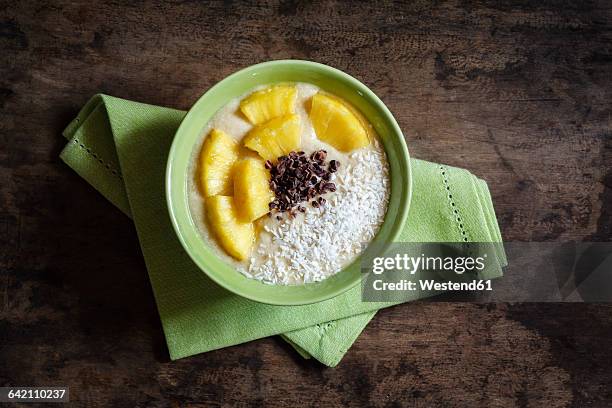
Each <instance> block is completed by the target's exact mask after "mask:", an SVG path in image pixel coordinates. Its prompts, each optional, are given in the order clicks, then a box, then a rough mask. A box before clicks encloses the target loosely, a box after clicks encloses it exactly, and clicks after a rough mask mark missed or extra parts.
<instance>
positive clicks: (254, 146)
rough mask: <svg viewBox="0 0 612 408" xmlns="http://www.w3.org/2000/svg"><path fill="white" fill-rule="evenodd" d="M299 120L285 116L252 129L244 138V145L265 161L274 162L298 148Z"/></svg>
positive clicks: (292, 116) (295, 116) (297, 117)
mask: <svg viewBox="0 0 612 408" xmlns="http://www.w3.org/2000/svg"><path fill="white" fill-rule="evenodd" d="M300 141H301V137H300V118H299V116H297V115H285V116H280V117H278V118H274V119H272V120H269V121H267V122H265V123H263V124H261V125H259V126H256V127H255V128H253V129H252V130H251V131H250V132H249V133H248V134H247V135H246V136H245V138H244V145H245V146H246V147H248V148H249V149H251V150H255V151H256V152H257V153H259V155H260V156H261V157H263V158H264V159H265V160H270V161H271V162H275V161H276V159H277V158H279V157H280V156H283V155H286V154H288V153H289V152H291V151H294V150H298V149H299V147H300Z"/></svg>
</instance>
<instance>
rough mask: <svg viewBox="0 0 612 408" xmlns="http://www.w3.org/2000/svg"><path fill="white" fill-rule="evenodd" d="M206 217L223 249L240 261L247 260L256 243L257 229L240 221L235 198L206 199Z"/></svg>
mask: <svg viewBox="0 0 612 408" xmlns="http://www.w3.org/2000/svg"><path fill="white" fill-rule="evenodd" d="M206 216H207V218H208V222H209V224H210V227H211V229H212V230H213V232H214V234H215V236H216V237H217V239H218V240H219V244H220V245H221V247H222V248H223V249H224V250H225V251H226V252H227V253H228V254H230V255H231V256H233V257H234V258H236V259H237V260H239V261H242V260H244V259H246V258H247V257H248V256H249V254H250V252H251V249H252V248H253V244H254V243H255V227H254V226H253V223H252V222H242V221H240V220H239V219H238V216H237V214H236V206H235V205H234V198H233V197H229V196H223V195H215V196H211V197H206Z"/></svg>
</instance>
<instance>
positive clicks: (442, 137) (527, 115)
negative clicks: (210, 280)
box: [0, 0, 612, 407]
mask: <svg viewBox="0 0 612 408" xmlns="http://www.w3.org/2000/svg"><path fill="white" fill-rule="evenodd" d="M1 4H2V6H1V7H0V49H1V50H2V63H1V64H0V137H1V144H0V146H2V147H1V149H0V204H1V205H0V248H1V249H0V385H70V387H71V397H72V400H73V403H74V405H78V406H97V405H109V406H129V407H133V406H169V405H172V406H174V405H193V406H198V405H200V406H223V405H228V406H229V405H236V406H298V405H299V406H307V407H310V406H313V407H314V406H364V405H370V406H389V407H400V406H438V407H447V406H448V407H450V406H463V407H474V406H485V407H507V406H520V407H527V406H550V407H566V406H576V407H583V406H593V407H609V406H612V386H611V384H612V369H611V368H610V367H612V350H611V349H610V343H611V342H612V313H611V312H612V307H611V306H610V305H603V304H601V305H596V304H593V305H574V304H572V305H570V304H560V305H558V304H512V305H505V304H500V305H488V306H486V305H485V306H483V305H472V304H453V303H414V304H409V305H403V306H399V307H395V308H392V309H389V310H385V311H382V312H381V313H379V315H378V316H377V317H376V318H375V319H374V321H373V322H372V323H371V324H370V325H369V326H368V328H367V329H366V330H365V331H364V333H363V334H362V335H361V336H360V338H359V339H358V340H357V342H356V344H355V346H354V347H353V348H352V349H351V350H350V351H349V353H348V354H347V356H346V358H345V359H344V360H343V362H342V363H341V364H340V366H338V367H337V368H335V369H328V368H324V367H322V366H321V365H319V364H318V363H316V362H313V361H305V360H302V359H301V358H299V357H298V356H297V355H296V353H295V352H293V351H292V350H291V348H290V347H289V346H287V345H286V344H285V343H283V342H282V341H281V340H279V339H278V338H269V339H264V340H260V341H255V342H252V343H249V344H245V345H240V346H236V347H231V348H228V349H224V350H219V351H215V352H211V353H206V354H203V355H199V356H195V357H192V358H187V359H183V360H180V361H177V362H170V361H168V357H167V355H168V354H167V350H166V346H165V343H164V339H163V334H162V331H161V327H160V324H159V321H158V316H157V311H156V309H155V305H154V300H153V296H152V293H151V289H150V286H149V283H148V280H147V275H146V269H145V267H144V263H143V261H142V259H141V255H140V251H139V246H138V242H137V239H136V235H135V232H134V229H133V227H132V224H131V222H130V221H129V220H128V219H127V218H126V217H125V216H123V215H122V214H121V213H120V212H119V211H118V210H116V209H115V208H113V206H112V205H111V204H109V203H108V202H106V201H105V200H103V199H102V198H101V197H100V196H99V194H98V193H97V192H96V191H94V190H93V189H92V188H91V187H89V186H88V185H87V184H86V183H84V182H83V181H82V180H81V179H80V178H79V177H78V176H77V175H76V174H74V173H73V172H72V171H71V170H70V169H69V168H67V167H66V166H65V165H63V164H62V163H61V162H60V161H59V159H58V154H59V152H60V150H61V148H62V145H63V143H64V141H63V140H62V138H61V136H60V132H61V130H62V129H63V127H64V126H65V125H66V124H67V123H68V121H69V120H70V119H71V118H72V117H73V116H74V115H75V114H76V112H77V111H78V109H79V108H80V106H81V105H82V104H83V103H84V102H85V101H86V100H87V99H88V98H89V97H90V96H91V95H92V94H94V93H97V92H105V93H108V94H112V95H116V96H120V97H124V98H129V99H134V100H138V101H143V102H148V103H152V104H160V105H166V106H172V107H176V108H181V109H187V108H188V107H189V106H190V105H191V104H192V103H193V102H194V101H195V100H196V98H197V97H198V96H199V95H201V94H202V93H203V92H204V91H205V90H206V89H208V88H209V87H210V86H211V85H213V84H214V83H216V82H217V81H219V80H220V79H222V78H223V77H225V76H226V75H228V74H230V73H232V72H234V71H236V70H237V69H239V68H242V67H245V66H248V65H250V64H253V63H256V62H261V61H266V60H270V59H280V58H301V59H309V60H314V61H319V62H323V63H326V64H329V65H332V66H335V67H337V68H340V69H342V70H344V71H346V72H348V73H350V74H351V75H354V76H355V77H357V78H358V79H360V80H362V81H363V82H365V83H366V84H367V85H368V86H369V87H370V88H371V89H373V90H374V91H375V92H376V93H377V94H378V95H379V96H380V97H381V98H382V99H383V101H384V102H385V103H386V104H387V105H388V106H389V108H390V109H391V111H392V112H393V113H394V115H395V116H396V118H397V120H398V121H399V123H400V125H401V127H402V129H403V130H404V132H405V135H406V138H407V141H408V144H409V148H410V150H411V153H412V154H413V155H414V156H415V157H419V158H423V159H427V160H432V161H437V162H443V163H447V164H450V165H455V166H460V167H465V168H468V169H470V170H471V171H472V172H474V173H475V174H477V175H478V176H480V177H481V178H483V179H485V180H486V181H487V182H488V183H489V188H490V189H491V192H492V195H493V200H494V204H495V208H496V211H497V214H498V218H499V222H500V225H501V229H502V233H503V236H504V238H505V239H506V240H595V241H608V240H610V239H611V238H612V231H611V225H612V131H611V129H612V127H611V125H612V123H611V121H612V119H611V118H612V115H611V114H612V105H611V101H612V50H611V44H612V9H611V5H610V3H609V2H605V1H592V2H591V1H588V2H567V1H539V2H536V1H534V2H524V1H518V0H507V1H452V2H445V1H433V2H430V1H413V2H390V1H381V2H372V3H368V2H335V1H325V2H297V1H283V2H237V1H236V2H232V1H226V2H210V3H199V2H191V1H172V2H161V1H138V2H123V1H116V2H91V1H82V0H77V1H72V2H65V3H62V2H56V1H50V0H41V1H23V2H8V1H2V2H1Z"/></svg>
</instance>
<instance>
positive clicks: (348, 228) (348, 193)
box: [239, 141, 389, 285]
mask: <svg viewBox="0 0 612 408" xmlns="http://www.w3.org/2000/svg"><path fill="white" fill-rule="evenodd" d="M374 143H375V146H373V147H374V149H363V150H360V151H357V152H354V153H352V154H350V156H349V157H350V159H351V160H350V162H351V163H353V164H349V162H347V163H346V165H345V163H342V166H341V167H340V170H339V171H338V172H337V173H335V174H334V176H333V178H332V180H333V181H334V183H335V184H336V187H337V191H336V192H334V193H328V194H326V195H325V198H326V200H327V203H326V204H325V205H324V206H322V207H320V208H313V207H312V206H308V208H307V210H306V213H304V214H299V215H298V216H297V217H296V218H294V219H290V218H288V217H283V219H282V220H281V221H277V222H268V223H266V224H265V226H264V228H263V230H262V232H261V236H260V239H259V241H258V244H257V246H256V248H255V250H254V252H253V255H251V258H250V260H249V263H248V265H247V267H240V268H239V270H240V272H242V273H243V274H244V275H246V276H248V277H249V278H254V279H258V280H260V281H262V282H265V283H269V284H281V285H295V284H302V283H309V282H318V281H321V280H323V279H325V278H327V277H329V276H331V275H333V274H335V273H336V272H339V271H340V270H341V269H342V268H343V267H344V266H345V265H347V264H348V263H350V262H351V261H353V260H354V259H355V258H356V257H357V256H358V255H359V254H360V252H361V250H362V245H363V244H364V243H368V242H370V241H371V240H372V239H373V238H374V236H375V235H376V233H377V232H378V230H379V228H380V226H381V224H382V222H383V220H384V216H385V213H386V211H387V204H388V199H389V174H388V173H389V170H388V166H387V161H386V157H385V153H384V150H383V149H382V148H381V147H380V145H379V144H378V142H377V141H375V142H374Z"/></svg>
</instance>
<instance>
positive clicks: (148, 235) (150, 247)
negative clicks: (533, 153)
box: [61, 95, 505, 366]
mask: <svg viewBox="0 0 612 408" xmlns="http://www.w3.org/2000/svg"><path fill="white" fill-rule="evenodd" d="M183 116H184V112H181V111H178V110H174V109H169V108H163V107H159V106H153V105H147V104H143V103H137V102H132V101H127V100H124V99H119V98H114V97H111V96H106V95H96V96H94V97H93V98H92V99H91V100H90V101H89V102H88V103H87V104H86V105H85V106H84V107H83V109H82V110H81V112H80V113H79V114H78V116H77V117H76V118H75V119H74V120H73V121H72V122H71V123H70V124H69V125H68V127H67V128H66V129H65V131H64V136H65V137H66V138H67V139H68V140H69V141H68V143H67V145H66V147H65V148H64V150H63V151H62V153H61V158H62V160H63V161H64V162H66V164H68V165H69V166H70V167H72V168H73V169H74V170H75V171H76V172H77V173H78V174H79V175H80V176H81V177H83V178H84V179H85V180H86V181H87V182H88V183H90V184H91V185H92V186H94V187H95V188H96V189H97V190H98V191H100V192H101V193H102V194H103V195H104V196H105V197H106V198H107V199H109V200H110V201H111V202H112V203H113V204H115V205H116V206H117V207H118V208H119V209H121V210H122V211H123V212H124V213H125V214H127V215H128V216H130V217H132V219H133V220H134V223H135V225H136V230H137V233H138V238H139V240H140V245H141V248H142V252H143V255H144V258H145V262H146V265H147V269H148V272H149V278H150V280H151V285H152V287H153V292H154V295H155V299H156V302H157V307H158V310H159V315H160V319H161V321H162V325H163V328H164V332H165V336H166V341H167V344H168V349H169V351H170V357H171V358H172V359H177V358H182V357H186V356H190V355H193V354H197V353H202V352H205V351H210V350H214V349H218V348H222V347H227V346H231V345H234V344H239V343H244V342H247V341H250V340H255V339H258V338H262V337H266V336H271V335H276V334H283V337H284V338H285V339H286V340H287V341H288V342H289V343H290V344H292V345H293V346H294V347H295V348H296V350H297V351H298V352H299V353H300V354H301V355H303V356H304V357H309V356H312V357H314V358H316V359H317V360H319V361H321V362H322V363H323V364H326V365H329V366H334V365H336V364H338V362H339V361H340V359H341V358H342V356H343V355H344V354H345V353H346V351H347V350H348V348H349V347H350V346H351V345H352V343H353V342H354V341H355V339H356V338H357V336H358V335H359V333H360V332H361V331H362V330H363V328H364V327H365V326H366V325H367V323H368V322H369V320H370V319H371V318H372V317H373V316H374V314H375V312H376V310H378V309H380V308H382V307H387V306H391V305H393V303H373V302H362V301H361V289H360V287H359V285H357V286H356V287H354V288H353V289H351V290H349V291H347V292H346V293H344V294H342V295H340V296H337V297H335V298H333V299H330V300H327V301H325V302H320V303H316V304H312V305H305V306H271V305H265V304H262V303H257V302H253V301H250V300H248V299H245V298H242V297H240V296H237V295H234V294H232V293H230V292H228V291H226V290H224V289H222V288H221V287H219V286H217V285H216V284H215V283H213V282H212V281H211V280H210V279H208V278H207V277H206V275H205V274H204V273H202V272H201V271H200V270H199V269H198V268H197V267H196V266H195V265H194V264H193V263H192V261H191V260H190V258H189V257H188V255H187V254H186V253H185V252H184V251H183V249H182V247H181V245H180V243H179V241H178V239H177V238H176V236H175V233H174V230H173V228H172V225H171V223H170V219H169V217H168V210H167V206H166V201H165V194H164V176H165V168H166V159H167V154H168V151H169V149H170V145H171V143H172V139H173V137H174V133H175V131H176V129H177V127H178V125H179V124H180V122H181V120H182V118H183ZM413 177H414V191H413V200H412V204H411V208H410V214H409V221H408V223H407V225H406V226H405V228H404V230H403V232H402V234H401V237H400V240H401V241H414V242H418V241H448V242H456V241H462V240H463V239H464V238H467V239H469V240H471V241H486V242H501V235H500V232H499V228H498V226H497V222H496V219H495V214H494V211H493V206H492V202H491V197H490V196H489V192H488V189H487V186H486V183H485V182H484V181H482V180H479V179H477V178H476V177H475V176H473V175H472V174H471V173H469V172H468V171H466V170H462V169H457V168H453V167H448V166H443V165H438V164H433V163H428V162H425V161H420V160H413ZM498 258H499V264H500V265H504V264H505V258H504V256H503V254H499V257H498ZM418 297H419V294H418V293H417V292H415V295H414V298H415V299H417V298H418Z"/></svg>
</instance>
